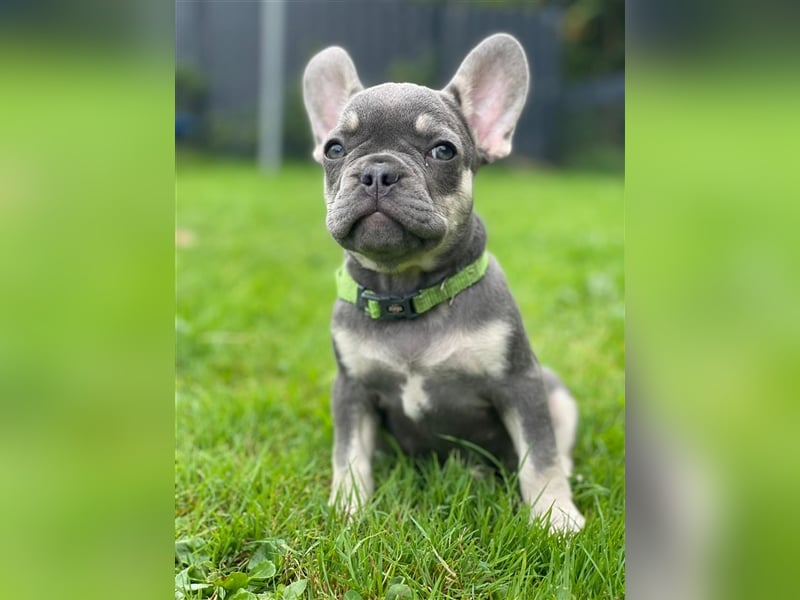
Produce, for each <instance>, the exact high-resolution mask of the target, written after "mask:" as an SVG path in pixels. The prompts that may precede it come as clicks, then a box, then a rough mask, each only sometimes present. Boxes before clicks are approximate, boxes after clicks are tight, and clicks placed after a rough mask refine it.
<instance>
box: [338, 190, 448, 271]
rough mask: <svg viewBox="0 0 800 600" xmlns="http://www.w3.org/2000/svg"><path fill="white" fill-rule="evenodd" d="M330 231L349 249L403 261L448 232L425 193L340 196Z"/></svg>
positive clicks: (442, 219)
mask: <svg viewBox="0 0 800 600" xmlns="http://www.w3.org/2000/svg"><path fill="white" fill-rule="evenodd" d="M328 210H329V212H328V229H329V231H330V232H331V235H332V236H333V238H334V239H335V240H336V241H337V242H338V243H339V244H340V245H341V246H342V247H343V248H345V249H346V250H353V251H356V252H360V253H362V254H365V255H367V256H372V257H374V258H376V259H377V258H383V259H389V258H401V257H406V256H408V255H409V254H414V253H416V252H419V251H424V250H427V249H429V248H431V247H433V246H435V245H436V244H437V243H439V242H440V241H441V239H442V237H443V236H444V235H445V233H446V231H447V225H446V223H445V220H444V218H443V217H441V216H440V215H438V214H437V213H436V212H435V211H434V210H432V207H431V206H430V201H429V200H425V198H424V196H422V195H421V194H418V193H417V194H413V193H412V194H411V195H402V196H401V195H398V194H391V195H388V196H386V197H382V198H380V199H378V198H372V197H369V196H366V195H363V194H355V195H352V196H349V197H348V196H346V195H343V196H340V197H338V198H337V200H336V201H334V203H333V204H332V205H331V206H329V208H328Z"/></svg>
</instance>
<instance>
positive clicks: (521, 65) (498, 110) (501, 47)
mask: <svg viewBox="0 0 800 600" xmlns="http://www.w3.org/2000/svg"><path fill="white" fill-rule="evenodd" d="M528 79H529V77H528V61H527V60H526V59H525V51H524V50H523V49H522V46H521V45H520V43H519V42H518V41H517V40H516V39H514V38H513V37H511V36H510V35H508V34H506V33H497V34H495V35H492V36H490V37H488V38H486V39H485V40H483V41H482V42H481V43H480V44H478V45H477V46H476V47H475V48H474V49H473V50H472V52H470V53H469V54H468V55H467V57H466V58H465V59H464V62H462V63H461V66H460V67H459V68H458V71H457V72H456V74H455V77H453V79H452V80H451V81H450V83H448V84H447V87H445V88H444V91H445V92H448V93H450V94H452V95H453V97H454V98H455V99H456V102H458V103H459V104H460V106H461V110H462V112H463V113H464V116H465V117H466V119H467V124H468V125H469V127H470V129H472V134H473V136H474V137H475V143H476V144H477V146H478V153H479V155H480V157H481V158H482V159H483V160H485V161H486V162H492V161H493V160H497V159H498V158H503V157H504V156H508V154H509V153H510V152H511V137H512V135H513V134H514V127H515V126H516V124H517V119H519V115H520V113H521V112H522V107H523V106H524V105H525V98H526V97H527V95H528Z"/></svg>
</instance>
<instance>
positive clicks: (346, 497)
mask: <svg viewBox="0 0 800 600" xmlns="http://www.w3.org/2000/svg"><path fill="white" fill-rule="evenodd" d="M367 498H368V494H367V493H366V491H365V490H363V489H361V488H359V487H358V486H348V485H343V486H340V487H335V488H333V489H332V490H331V495H330V497H329V498H328V506H330V507H331V508H333V509H334V510H335V511H336V512H337V513H339V514H341V515H343V516H344V517H345V518H346V519H347V520H348V521H350V520H352V518H353V516H355V514H356V513H358V512H359V511H360V510H361V508H362V507H363V506H364V504H365V503H366V501H367Z"/></svg>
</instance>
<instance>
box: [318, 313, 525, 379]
mask: <svg viewBox="0 0 800 600" xmlns="http://www.w3.org/2000/svg"><path fill="white" fill-rule="evenodd" d="M510 335H511V325H510V324H509V323H506V322H505V321H500V320H497V321H491V322H489V323H486V324H485V325H482V326H480V327H477V328H475V329H455V330H452V331H446V332H444V333H442V334H440V335H436V336H434V335H430V336H426V338H425V339H421V340H413V339H403V336H398V337H397V338H389V339H383V340H379V339H377V338H376V337H372V336H369V337H362V336H359V335H356V334H355V333H354V332H352V331H351V330H349V329H346V328H340V327H336V328H334V330H333V339H334V341H335V342H336V348H337V349H338V351H339V356H340V358H341V360H342V363H343V364H344V366H345V368H346V369H347V371H348V373H350V374H351V375H352V376H353V377H362V376H364V375H367V374H369V373H370V372H372V371H375V370H388V371H391V372H393V373H398V374H401V375H405V376H409V375H412V374H420V375H429V374H431V372H432V371H435V370H436V369H439V368H445V369H448V370H455V371H461V372H463V373H464V374H466V375H478V376H481V375H483V376H490V377H501V376H502V375H503V374H504V372H505V370H506V366H507V358H506V354H507V351H508V339H509V337H510Z"/></svg>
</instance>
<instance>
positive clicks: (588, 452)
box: [175, 157, 625, 600]
mask: <svg viewBox="0 0 800 600" xmlns="http://www.w3.org/2000/svg"><path fill="white" fill-rule="evenodd" d="M178 164H179V168H178V209H177V223H178V227H179V228H180V229H183V230H186V231H189V232H191V234H192V235H193V236H194V242H193V244H191V245H188V246H186V247H179V248H178V251H177V272H178V281H177V297H178V307H177V318H176V330H177V363H178V364H177V373H178V376H177V384H176V390H177V397H176V422H177V432H176V435H177V447H176V521H175V528H176V538H177V539H178V540H179V542H178V544H177V545H176V573H177V574H178V577H177V578H176V581H177V582H180V585H179V586H178V585H176V588H177V587H180V588H183V587H184V584H187V583H194V584H197V585H196V587H200V586H202V585H203V584H204V583H205V584H208V583H210V584H212V585H210V586H208V587H204V588H203V589H197V590H194V591H190V590H186V591H184V592H182V594H183V595H184V596H185V597H186V598H208V597H212V598H214V597H216V598H222V597H227V598H234V597H235V598H236V599H237V600H238V599H239V598H254V597H265V598H272V597H276V598H293V597H301V598H343V597H347V598H348V599H350V598H357V597H359V595H360V597H362V598H365V599H366V598H380V599H383V598H391V597H396V598H406V597H408V598H526V599H527V598H557V599H562V598H576V599H581V600H582V599H586V598H622V597H624V563H625V557H624V539H625V535H624V431H623V426H624V418H623V416H624V370H623V366H624V346H623V323H624V308H623V270H622V254H623V252H622V248H623V219H622V210H623V206H622V181H621V177H619V176H613V175H598V174H585V173H584V174H581V173H570V172H566V173H565V172H537V171H518V170H511V169H508V168H503V167H502V166H495V167H489V168H486V169H485V170H484V171H483V172H481V173H479V175H478V177H477V180H476V185H475V194H476V209H477V210H478V212H479V213H480V214H481V215H482V216H483V217H484V220H485V221H486V224H487V228H488V231H489V249H490V250H491V252H492V253H493V254H494V255H495V256H496V257H497V258H498V259H499V260H500V262H501V264H502V265H503V267H504V270H505V272H506V275H507V277H508V280H509V283H510V286H511V289H512V292H513V293H514V295H515V297H516V299H517V301H518V303H519V305H520V308H521V310H522V313H523V315H524V317H525V324H526V327H527V330H528V334H529V336H530V338H531V341H532V343H533V345H534V349H535V350H536V352H537V355H538V356H539V359H540V360H541V361H542V362H543V363H545V364H548V365H550V366H552V367H554V368H555V369H556V370H557V371H558V372H559V373H560V374H561V375H562V377H563V378H564V379H565V381H566V382H567V383H568V384H569V385H570V387H571V388H572V390H573V392H574V394H575V396H576V397H577V398H578V401H579V404H580V407H581V423H580V427H579V434H578V441H577V446H576V449H575V453H574V457H575V476H574V477H573V490H574V494H575V502H576V504H577V505H578V507H579V508H580V509H581V510H582V511H583V513H584V514H585V515H586V519H587V524H586V528H585V529H584V530H583V531H582V532H580V533H579V534H578V535H576V536H574V537H573V538H571V539H565V538H562V537H558V536H556V537H551V536H548V535H547V534H546V532H545V531H544V530H543V529H542V528H541V527H537V526H535V525H534V526H531V525H529V524H528V522H527V512H526V511H525V510H524V509H522V507H521V506H520V500H519V497H518V492H517V489H516V485H515V481H514V476H513V474H511V475H507V476H504V477H483V478H479V477H473V476H472V474H471V469H470V467H469V465H465V464H464V463H463V462H462V461H460V460H456V459H451V460H449V461H448V462H446V463H445V464H444V465H439V464H436V463H435V462H433V461H423V462H422V463H421V464H419V463H417V464H414V463H413V462H412V461H410V460H408V459H407V458H405V457H402V456H383V457H379V458H378V459H377V460H376V463H375V469H376V473H375V476H376V477H375V479H376V485H377V492H376V495H375V497H374V499H373V500H372V501H371V502H370V503H369V505H368V506H367V508H366V510H364V511H363V513H362V514H361V515H360V516H358V517H357V518H356V519H355V520H354V521H352V522H350V523H345V522H343V521H342V520H341V519H340V518H339V517H338V516H337V515H335V514H333V513H331V512H330V511H329V510H328V508H327V506H326V500H327V495H328V487H329V483H330V476H331V473H330V451H331V440H332V424H331V417H330V414H329V410H328V402H329V388H330V386H331V383H332V379H333V375H334V372H335V364H334V359H333V353H332V350H331V344H330V339H329V320H330V311H331V306H332V303H333V300H334V297H335V290H334V282H333V277H332V274H333V271H334V269H335V268H336V267H337V266H338V265H339V263H340V261H341V259H342V252H341V250H340V249H339V248H338V247H337V246H336V245H335V244H334V243H333V241H332V240H330V238H329V237H328V234H327V231H326V229H325V226H324V203H323V200H322V172H321V169H320V168H319V167H317V166H313V165H296V166H290V167H288V168H286V169H284V170H283V171H281V172H280V173H279V174H275V175H270V176H266V175H261V174H259V173H258V172H257V171H256V170H255V169H254V168H253V167H252V166H250V165H248V164H245V163H235V162H232V163H219V162H212V161H209V160H206V159H203V158H200V157H181V159H180V160H179V163H178ZM273 567H274V569H273ZM257 571H261V575H262V577H261V578H251V579H248V577H252V576H253V575H254V574H257ZM273 571H274V573H273ZM236 572H242V573H246V574H248V575H247V576H245V575H241V576H234V577H230V575H231V574H232V573H236ZM226 576H228V579H227V580H225V579H224V578H225V577H226ZM237 577H239V578H240V581H237V579H236V578H237ZM248 581H249V585H248V586H247V588H244V587H242V589H241V590H239V591H238V592H236V593H234V590H235V589H236V588H237V587H240V586H242V585H243V584H244V583H246V582H248ZM292 584H294V585H292ZM223 586H227V587H228V588H229V590H228V591H225V589H224V587H223ZM287 586H290V587H287ZM303 586H305V588H304V589H301V588H303ZM245 589H248V590H250V591H245ZM348 592H349V595H347V596H345V594H346V593H348ZM252 594H256V595H252ZM176 595H177V596H179V597H180V594H177V593H176Z"/></svg>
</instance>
